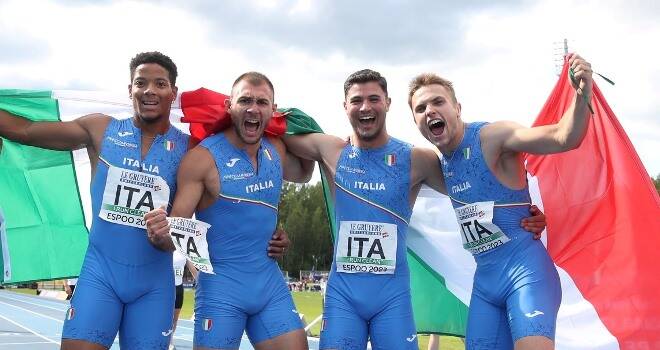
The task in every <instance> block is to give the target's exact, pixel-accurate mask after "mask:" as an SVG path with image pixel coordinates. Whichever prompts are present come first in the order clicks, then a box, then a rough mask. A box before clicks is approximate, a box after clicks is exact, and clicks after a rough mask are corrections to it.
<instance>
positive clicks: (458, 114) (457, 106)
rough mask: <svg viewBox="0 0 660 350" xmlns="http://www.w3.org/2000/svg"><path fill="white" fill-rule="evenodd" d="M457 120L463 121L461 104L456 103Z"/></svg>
mask: <svg viewBox="0 0 660 350" xmlns="http://www.w3.org/2000/svg"><path fill="white" fill-rule="evenodd" d="M456 118H458V119H461V103H460V102H456Z"/></svg>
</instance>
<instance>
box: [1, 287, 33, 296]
mask: <svg viewBox="0 0 660 350" xmlns="http://www.w3.org/2000/svg"><path fill="white" fill-rule="evenodd" d="M5 290H6V291H10V292H14V293H21V294H30V295H37V291H36V290H35V289H30V288H5Z"/></svg>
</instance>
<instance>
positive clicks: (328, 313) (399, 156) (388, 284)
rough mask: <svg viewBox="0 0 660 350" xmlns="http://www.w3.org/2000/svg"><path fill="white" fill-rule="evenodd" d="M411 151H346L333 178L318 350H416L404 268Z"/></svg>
mask: <svg viewBox="0 0 660 350" xmlns="http://www.w3.org/2000/svg"><path fill="white" fill-rule="evenodd" d="M411 153H412V146H411V145H409V144H407V143H404V142H402V141H399V140H396V139H394V138H390V140H389V141H388V143H387V144H386V145H385V146H383V147H380V148H376V149H361V148H358V147H354V146H352V145H347V146H346V147H345V148H344V149H343V150H342V153H341V156H340V158H339V160H338V162H337V168H336V170H335V171H336V174H335V218H336V227H337V231H338V233H337V238H336V239H335V245H334V248H335V258H334V259H333V263H332V269H331V271H330V277H329V279H328V285H327V292H326V296H325V310H324V313H323V325H322V329H321V344H320V348H321V349H338V350H356V349H357V350H363V349H366V346H367V338H370V340H371V346H372V348H373V349H401V350H405V349H415V350H416V349H417V346H418V345H417V338H416V331H415V321H414V319H413V314H412V303H411V299H410V273H409V270H408V262H407V260H406V232H407V230H408V222H409V220H410V215H411V213H412V210H411V208H410V201H409V196H410V164H411Z"/></svg>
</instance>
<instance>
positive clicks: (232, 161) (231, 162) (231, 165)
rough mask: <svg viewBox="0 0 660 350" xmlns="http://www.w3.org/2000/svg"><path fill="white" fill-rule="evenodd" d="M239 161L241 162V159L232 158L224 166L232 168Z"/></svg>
mask: <svg viewBox="0 0 660 350" xmlns="http://www.w3.org/2000/svg"><path fill="white" fill-rule="evenodd" d="M239 160H241V158H232V159H230V160H229V161H228V162H227V163H225V165H227V166H228V167H230V168H233V167H234V165H236V162H238V161H239Z"/></svg>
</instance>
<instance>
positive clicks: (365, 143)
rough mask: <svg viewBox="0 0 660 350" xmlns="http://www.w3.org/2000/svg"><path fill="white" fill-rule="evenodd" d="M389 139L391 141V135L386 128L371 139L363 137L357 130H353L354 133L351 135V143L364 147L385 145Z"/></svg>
mask: <svg viewBox="0 0 660 350" xmlns="http://www.w3.org/2000/svg"><path fill="white" fill-rule="evenodd" d="M389 141H390V135H388V134H387V132H386V131H385V130H383V132H381V133H380V134H378V135H377V136H375V137H374V138H370V139H365V138H363V137H360V136H358V134H357V133H356V132H353V135H351V144H352V145H353V146H355V147H358V148H362V149H369V148H380V147H383V146H385V145H386V144H387V143H388V142H389Z"/></svg>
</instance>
